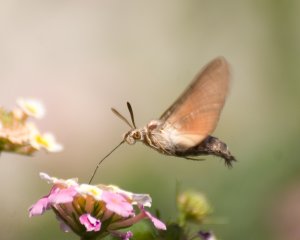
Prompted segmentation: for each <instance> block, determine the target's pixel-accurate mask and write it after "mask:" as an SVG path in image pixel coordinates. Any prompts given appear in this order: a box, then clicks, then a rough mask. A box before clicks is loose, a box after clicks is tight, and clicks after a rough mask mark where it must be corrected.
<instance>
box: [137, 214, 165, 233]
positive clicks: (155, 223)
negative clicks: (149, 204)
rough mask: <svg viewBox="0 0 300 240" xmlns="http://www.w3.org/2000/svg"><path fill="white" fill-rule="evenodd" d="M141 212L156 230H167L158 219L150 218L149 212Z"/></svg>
mask: <svg viewBox="0 0 300 240" xmlns="http://www.w3.org/2000/svg"><path fill="white" fill-rule="evenodd" d="M143 211H144V214H145V215H146V216H147V218H149V219H150V220H151V222H152V223H153V224H154V226H155V227H156V228H157V229H160V230H166V229H167V227H166V225H165V224H164V223H163V222H162V221H160V220H159V219H158V218H156V217H154V216H152V215H151V213H150V212H148V211H145V210H143Z"/></svg>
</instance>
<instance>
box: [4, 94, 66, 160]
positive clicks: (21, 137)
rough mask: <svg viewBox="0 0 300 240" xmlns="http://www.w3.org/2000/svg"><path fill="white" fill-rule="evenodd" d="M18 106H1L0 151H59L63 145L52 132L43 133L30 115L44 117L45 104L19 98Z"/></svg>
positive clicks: (24, 152) (28, 152)
mask: <svg viewBox="0 0 300 240" xmlns="http://www.w3.org/2000/svg"><path fill="white" fill-rule="evenodd" d="M17 103H18V106H19V107H18V108H16V109H14V110H12V111H7V110H5V109H4V108H0V152H2V151H7V152H14V153H19V154H26V155H29V154H32V153H33V152H35V151H38V150H40V149H46V150H47V151H49V152H58V151H61V150H62V146H61V145H60V144H58V143H57V142H56V141H55V138H54V136H53V135H52V134H51V133H45V134H41V133H40V132H39V130H38V128H37V127H36V125H35V124H34V123H33V122H28V118H29V117H33V118H38V119H40V118H42V117H43V116H44V115H45V109H44V107H43V105H42V104H41V103H40V102H38V101H36V100H32V99H29V100H24V99H19V100H18V101H17Z"/></svg>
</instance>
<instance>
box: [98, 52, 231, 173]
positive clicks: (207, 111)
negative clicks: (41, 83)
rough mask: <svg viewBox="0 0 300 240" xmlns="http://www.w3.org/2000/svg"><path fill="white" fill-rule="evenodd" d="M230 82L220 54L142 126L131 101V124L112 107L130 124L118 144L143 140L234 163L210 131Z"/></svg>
mask: <svg viewBox="0 0 300 240" xmlns="http://www.w3.org/2000/svg"><path fill="white" fill-rule="evenodd" d="M229 86H230V66H229V64H228V62H227V61H226V59H225V58H224V57H218V58H216V59H214V60H212V61H211V62H210V63H208V64H207V65H206V66H205V67H204V68H203V69H202V70H201V71H200V73H199V74H198V75H197V76H196V77H195V79H194V80H193V81H192V83H191V84H190V85H189V86H188V88H187V89H186V90H185V91H184V92H183V93H182V94H181V95H180V97H179V98H178V99H177V100H176V101H175V102H174V103H173V104H172V105H171V106H170V107H169V108H168V109H167V110H166V111H165V112H164V113H163V114H162V115H161V117H160V118H159V119H157V120H152V121H150V122H149V123H148V124H147V125H146V126H144V127H142V128H137V127H136V125H135V121H134V116H133V111H132V107H131V105H130V103H128V102H127V107H128V110H129V112H130V116H131V121H132V124H131V123H129V121H128V120H127V119H126V118H125V117H124V116H122V115H121V114H120V113H119V112H118V111H117V110H115V109H114V108H112V111H113V112H114V113H115V114H116V115H117V116H118V117H120V118H121V119H122V120H124V121H125V122H126V123H127V124H128V125H129V126H130V128H131V129H130V130H129V131H128V132H127V133H125V134H124V136H123V141H122V142H121V143H120V144H119V145H118V146H117V147H119V146H120V145H121V144H122V143H124V142H126V143H128V144H130V145H132V144H135V143H136V141H141V142H142V143H144V144H145V145H147V146H149V147H151V148H152V149H155V150H156V151H158V152H160V153H162V154H165V155H170V156H176V157H183V158H186V159H191V160H201V159H198V158H197V157H199V156H203V155H214V156H218V157H221V158H223V159H224V160H225V164H226V165H227V166H228V167H231V166H232V163H233V162H234V161H236V159H235V157H234V156H233V155H232V154H231V153H230V151H229V149H228V147H227V145H226V144H225V143H224V142H222V141H221V140H219V139H218V138H216V137H213V136H211V135H210V134H211V133H212V132H213V131H214V130H215V128H216V126H217V123H218V121H219V117H220V113H221V111H222V109H223V106H224V103H225V100H226V97H227V95H228V91H229ZM117 147H116V148H117ZM116 148H115V149H116ZM115 149H113V150H112V151H111V152H110V153H109V154H108V155H110V154H111V153H112V152H113V151H114V150H115ZM108 155H107V156H108ZM107 156H106V157H107ZM106 157H104V158H106ZM103 160H104V159H102V160H101V161H100V162H99V164H100V163H101V162H102V161H103ZM99 164H98V165H99ZM97 167H98V166H97ZM95 172H96V170H95ZM92 178H93V177H92Z"/></svg>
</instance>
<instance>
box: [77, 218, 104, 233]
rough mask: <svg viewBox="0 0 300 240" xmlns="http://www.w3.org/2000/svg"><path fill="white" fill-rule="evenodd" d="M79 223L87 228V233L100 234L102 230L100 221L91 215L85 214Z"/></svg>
mask: <svg viewBox="0 0 300 240" xmlns="http://www.w3.org/2000/svg"><path fill="white" fill-rule="evenodd" d="M79 221H80V223H81V224H82V225H84V226H85V228H86V231H87V232H91V231H94V232H98V231H100V228H101V222H100V220H99V219H97V218H94V217H93V216H91V215H90V214H83V215H81V216H80V217H79Z"/></svg>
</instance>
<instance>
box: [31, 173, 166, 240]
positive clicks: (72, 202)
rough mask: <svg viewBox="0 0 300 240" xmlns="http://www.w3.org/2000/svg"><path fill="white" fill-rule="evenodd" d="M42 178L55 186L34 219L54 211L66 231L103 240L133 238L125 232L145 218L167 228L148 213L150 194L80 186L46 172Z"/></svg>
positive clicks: (34, 208) (33, 211) (36, 208)
mask: <svg viewBox="0 0 300 240" xmlns="http://www.w3.org/2000/svg"><path fill="white" fill-rule="evenodd" d="M40 177H41V178H42V179H44V180H46V181H47V182H48V183H50V184H52V188H51V190H50V193H49V194H48V195H47V196H44V197H42V198H41V199H39V200H38V201H37V202H36V203H35V204H34V205H32V206H31V207H30V209H29V215H30V216H36V215H41V214H43V213H44V212H45V211H46V210H50V209H52V210H53V211H54V213H55V214H56V216H57V218H58V220H59V221H60V223H61V228H62V229H63V230H64V231H70V230H72V231H73V232H74V233H76V234H77V235H79V236H80V237H81V239H96V238H97V239H101V238H103V237H105V236H107V235H111V236H115V237H119V238H120V239H123V240H127V239H130V238H131V237H132V236H133V234H132V232H130V231H128V232H121V231H120V229H123V228H127V227H130V226H132V225H133V224H135V223H136V222H138V221H140V220H142V219H149V220H150V221H151V222H152V223H153V225H154V226H155V227H156V228H157V229H160V230H165V229H166V226H165V224H164V223H163V222H161V221H160V220H159V219H157V218H155V217H154V216H152V215H151V214H150V212H148V211H146V209H145V208H146V207H150V206H151V198H150V196H149V195H148V194H135V193H131V192H127V191H124V190H122V189H120V188H118V187H116V186H113V185H89V184H79V183H78V182H77V180H76V179H67V180H63V179H57V178H54V177H50V176H48V175H47V174H45V173H40Z"/></svg>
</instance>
